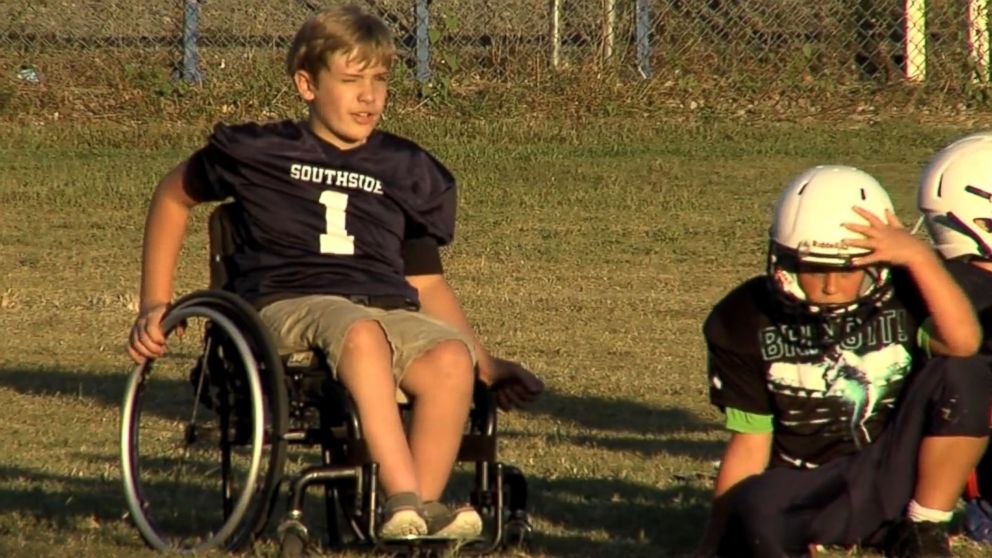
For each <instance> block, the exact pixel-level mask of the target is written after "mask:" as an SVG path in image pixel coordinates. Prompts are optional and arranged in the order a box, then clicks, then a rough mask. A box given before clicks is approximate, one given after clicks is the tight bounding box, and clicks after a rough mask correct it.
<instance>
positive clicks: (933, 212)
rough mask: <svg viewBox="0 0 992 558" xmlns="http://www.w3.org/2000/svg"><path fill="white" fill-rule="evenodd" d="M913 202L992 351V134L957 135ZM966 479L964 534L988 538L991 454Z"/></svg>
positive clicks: (927, 171)
mask: <svg viewBox="0 0 992 558" xmlns="http://www.w3.org/2000/svg"><path fill="white" fill-rule="evenodd" d="M917 205H918V206H919V209H920V212H921V213H923V217H924V221H925V223H926V225H927V230H928V231H929V233H930V237H931V238H932V239H933V243H934V246H935V247H936V248H937V250H938V251H939V252H940V254H941V256H943V257H944V259H945V260H946V262H947V268H948V270H949V271H950V272H951V274H952V275H953V276H954V278H955V279H957V281H958V283H959V284H961V286H962V288H964V290H965V293H966V294H967V295H968V297H969V298H970V299H971V303H972V305H973V306H974V307H975V310H976V311H977V312H978V315H979V319H980V322H981V323H982V325H983V326H984V329H985V332H986V333H985V340H984V342H983V344H982V348H981V352H982V353H984V354H990V353H992V341H990V339H989V337H988V331H989V328H990V327H992V133H990V132H985V133H979V134H973V135H969V136H967V137H964V138H962V139H959V140H957V141H955V142H953V143H951V144H950V145H948V146H947V147H945V148H944V149H942V150H941V151H939V152H938V153H937V154H936V155H935V156H934V157H933V159H931V160H930V162H929V164H928V165H927V166H926V168H924V169H923V173H922V174H921V176H920V185H919V190H918V192H917ZM971 481H972V482H969V485H968V490H967V494H966V498H967V499H968V500H969V501H968V504H967V507H966V516H967V518H966V522H965V523H966V532H967V533H968V534H969V536H971V537H972V538H975V539H977V540H981V541H985V542H992V452H987V453H986V454H985V456H984V457H983V458H982V460H981V462H980V463H979V464H978V467H977V469H976V474H975V477H974V478H973V479H971Z"/></svg>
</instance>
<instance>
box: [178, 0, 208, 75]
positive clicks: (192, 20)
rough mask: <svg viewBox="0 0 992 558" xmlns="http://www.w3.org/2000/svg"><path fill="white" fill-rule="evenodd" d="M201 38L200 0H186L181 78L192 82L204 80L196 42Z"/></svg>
mask: <svg viewBox="0 0 992 558" xmlns="http://www.w3.org/2000/svg"><path fill="white" fill-rule="evenodd" d="M199 38H200V0H185V9H184V10H183V60H182V66H181V67H180V68H179V72H178V73H179V78H180V79H182V80H183V81H188V82H191V83H200V82H201V81H203V75H202V74H200V69H199V63H200V57H199V55H198V54H197V51H196V42H197V40H198V39H199Z"/></svg>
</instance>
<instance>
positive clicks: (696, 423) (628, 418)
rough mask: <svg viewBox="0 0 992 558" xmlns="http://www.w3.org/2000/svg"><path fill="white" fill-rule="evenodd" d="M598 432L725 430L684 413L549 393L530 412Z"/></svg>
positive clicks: (597, 398) (617, 401) (590, 396)
mask: <svg viewBox="0 0 992 558" xmlns="http://www.w3.org/2000/svg"><path fill="white" fill-rule="evenodd" d="M528 412H529V413H532V414H536V415H546V416H549V417H553V418H557V419H559V420H566V421H569V422H572V423H575V424H577V425H580V426H583V427H586V428H593V429H598V430H610V431H614V432H630V433H638V434H647V433H651V434H666V433H674V432H677V433H707V432H714V431H719V430H721V427H720V425H719V424H716V423H714V422H711V421H707V420H703V419H700V418H699V417H697V416H696V415H695V414H693V413H692V412H689V411H686V410H684V409H659V408H656V407H651V406H648V405H645V404H643V403H639V402H636V401H627V400H623V399H614V398H608V397H601V396H596V395H569V394H566V393H560V392H556V391H550V390H549V391H546V392H545V393H544V395H542V396H541V399H540V401H539V402H538V403H537V404H536V405H534V407H533V408H531V409H530V410H528Z"/></svg>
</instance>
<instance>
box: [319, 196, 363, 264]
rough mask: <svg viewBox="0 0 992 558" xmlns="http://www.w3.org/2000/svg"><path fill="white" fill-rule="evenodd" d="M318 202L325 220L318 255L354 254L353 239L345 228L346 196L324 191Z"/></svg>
mask: <svg viewBox="0 0 992 558" xmlns="http://www.w3.org/2000/svg"><path fill="white" fill-rule="evenodd" d="M319 201H320V204H321V205H323V206H324V210H325V212H324V214H325V218H326V220H327V232H326V233H324V234H322V235H320V253H321V254H339V255H343V256H350V255H353V254H354V253H355V237H354V236H351V235H349V234H348V229H347V228H346V227H345V209H346V208H347V207H348V194H344V193H341V192H335V191H333V190H324V191H323V192H322V193H321V194H320V200H319Z"/></svg>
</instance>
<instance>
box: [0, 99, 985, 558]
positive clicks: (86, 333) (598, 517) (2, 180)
mask: <svg viewBox="0 0 992 558" xmlns="http://www.w3.org/2000/svg"><path fill="white" fill-rule="evenodd" d="M387 124H388V126H387V127H388V128H390V129H393V130H396V131H399V132H401V133H404V134H407V135H409V136H411V137H413V138H415V139H417V140H418V141H419V142H420V143H422V144H424V145H426V146H428V147H430V148H432V149H433V150H434V151H435V152H436V154H437V155H438V156H439V157H440V158H441V160H443V161H445V162H446V163H447V164H448V166H449V167H450V168H451V169H452V170H453V171H454V172H455V174H456V175H457V176H458V177H459V179H460V184H461V211H460V215H459V219H460V221H459V229H458V232H457V240H456V243H455V244H454V245H453V246H452V247H451V248H450V249H449V250H447V252H446V255H445V257H446V264H447V269H448V270H449V276H450V280H451V282H452V284H453V285H454V287H455V289H456V290H457V291H458V293H459V294H460V296H461V298H462V301H463V304H464V306H465V307H466V308H467V310H468V311H469V314H470V316H472V318H473V321H474V323H475V324H476V326H477V328H478V330H479V332H480V334H481V335H482V337H483V338H484V339H485V340H486V342H487V344H488V346H489V347H490V348H491V349H492V350H493V351H494V352H495V353H497V354H499V355H502V356H505V357H507V358H512V359H519V360H521V361H523V362H524V363H526V364H527V365H529V366H530V367H532V368H533V369H534V370H535V371H536V372H538V373H539V374H540V375H541V376H543V378H544V379H545V381H546V382H547V386H548V392H547V394H546V396H545V397H544V398H543V399H542V400H541V401H540V402H539V403H537V404H536V405H534V407H533V408H532V409H530V410H529V411H526V412H522V413H516V414H512V415H506V416H504V418H503V421H502V433H503V434H502V439H501V452H502V456H503V459H504V460H505V461H506V462H509V463H513V464H516V465H518V466H520V467H521V468H522V469H523V470H524V472H525V473H526V474H527V475H528V479H529V482H530V489H531V490H530V493H531V500H532V501H531V509H532V516H533V520H534V524H535V528H536V534H535V536H534V539H533V541H532V544H531V547H530V554H532V555H535V556H597V557H605V556H672V555H680V554H684V553H687V552H689V551H690V550H691V549H692V547H693V544H694V542H695V541H696V539H697V537H698V536H699V535H700V533H701V530H702V527H703V524H704V522H705V518H706V514H707V505H708V500H709V491H710V485H711V480H712V476H713V474H714V472H715V468H714V462H715V461H716V460H717V459H719V456H720V451H721V447H722V442H723V440H724V439H725V435H724V433H723V431H722V429H721V421H720V418H721V417H720V415H719V414H718V413H717V412H716V411H715V410H714V409H712V408H711V407H710V406H709V405H708V403H707V392H706V381H705V372H704V354H703V346H702V340H701V337H700V333H699V330H700V325H701V322H702V319H703V318H704V316H705V315H706V313H707V311H708V309H709V307H710V306H711V305H712V303H713V302H715V301H716V300H717V299H718V298H719V297H720V296H722V294H723V293H725V292H726V291H727V290H728V289H730V288H731V287H732V286H733V285H734V284H735V283H736V282H738V281H740V280H742V279H744V278H746V277H748V276H751V275H754V274H757V273H761V272H763V269H764V250H765V243H766V239H765V233H766V229H767V224H768V220H769V218H770V215H771V207H772V205H773V202H774V198H775V195H776V193H777V192H778V190H779V189H780V188H781V187H782V186H783V185H784V184H785V183H786V181H787V180H788V179H789V178H790V177H791V176H793V175H795V174H796V173H798V172H799V171H801V170H803V169H804V168H806V167H808V166H811V165H813V164H817V163H847V164H853V165H856V166H860V167H862V168H864V169H865V170H867V171H869V172H871V173H873V174H875V175H876V176H878V177H879V178H880V179H881V180H882V182H883V183H884V184H885V185H886V186H887V187H888V188H889V190H890V192H891V194H892V196H893V198H894V200H895V202H896V206H897V209H898V210H899V212H900V215H901V216H902V217H903V219H904V220H905V221H906V222H910V223H911V222H912V221H914V220H915V218H916V212H915V210H914V206H913V203H914V199H913V192H914V188H915V180H916V177H917V174H918V172H919V169H920V168H921V166H922V164H923V163H924V162H925V160H926V159H927V158H928V156H929V155H930V154H931V153H932V152H933V150H935V149H936V148H938V147H940V146H942V145H943V144H944V143H945V142H947V141H948V140H949V139H951V138H954V137H957V136H959V135H962V134H963V133H965V132H967V131H971V130H973V129H978V128H981V127H982V126H985V127H989V126H992V118H986V119H984V120H982V119H981V118H979V119H978V120H972V121H970V122H968V123H967V124H951V123H940V122H936V123H935V122H927V123H919V122H914V121H913V120H909V119H906V120H888V121H881V122H875V123H865V122H856V121H853V120H850V121H844V120H842V121H833V122H829V123H828V122H805V121H804V122H760V121H744V120H741V121H733V120H715V119H712V120H711V119H705V118H701V119H695V120H689V121H680V122H663V121H656V122H648V121H644V120H642V119H639V118H629V119H628V118H614V119H601V120H591V121H584V122H582V123H579V122H577V121H554V120H530V119H524V118H515V119H511V120H498V119H493V120H492V121H482V120H478V121H464V120H462V121H455V120H445V119H438V118H431V117H426V116H424V117H420V116H411V115H406V116H403V117H402V118H398V119H394V120H391V121H389V122H388V123H387ZM206 132H207V130H206V129H205V128H204V129H200V128H197V129H180V130H179V131H176V130H175V129H168V128H165V127H163V128H162V129H148V130H138V129H134V128H132V127H124V126H115V125H113V124H108V123H102V124H87V125H85V126H83V125H78V126H75V127H73V125H67V126H65V127H63V128H62V129H60V130H53V129H50V128H48V127H41V128H31V127H27V128H25V127H20V126H16V127H15V126H12V125H11V126H5V127H0V168H2V169H3V172H2V173H0V425H2V427H0V448H2V450H0V454H2V456H3V457H2V458H0V555H2V556H66V555H72V556H100V557H101V558H107V557H124V556H134V555H143V554H147V555H152V553H151V552H150V551H147V550H145V547H144V545H143V544H142V542H141V540H140V537H139V536H138V533H137V531H136V530H135V529H134V528H133V527H132V526H131V524H130V523H129V522H128V520H127V519H126V517H125V512H126V507H125V504H124V499H123V496H122V491H121V488H120V482H119V467H118V446H117V436H118V428H119V424H118V423H119V417H118V414H119V405H120V399H121V397H122V394H123V389H124V384H125V380H126V376H127V373H128V371H129V366H128V360H127V357H126V355H125V353H124V350H123V345H124V341H125V335H126V332H127V329H128V327H129V326H130V323H131V320H132V318H133V310H132V305H133V304H134V301H135V292H136V288H137V281H138V272H139V269H138V266H139V250H140V245H141V233H142V227H143V218H144V212H145V208H146V204H147V201H148V198H149V195H150V193H151V190H152V188H153V185H154V184H155V182H156V181H157V179H158V178H159V177H160V176H161V175H162V174H163V173H164V172H165V171H166V170H168V169H169V168H171V166H172V165H174V164H175V163H176V162H178V161H179V160H180V159H181V158H182V157H183V156H184V155H185V154H187V153H188V152H189V151H190V150H191V149H193V148H194V147H195V146H196V145H197V143H198V141H199V139H200V138H202V137H204V135H205V133H206ZM196 215H197V217H198V219H197V220H196V222H195V224H194V226H193V228H192V229H191V232H190V236H189V239H188V241H187V246H186V251H185V256H184V259H183V263H182V266H181V268H180V270H179V279H178V288H179V290H180V292H188V291H190V290H194V289H197V288H200V287H202V286H204V285H205V283H206V255H205V243H206V239H205V232H204V226H203V225H204V221H205V217H206V211H205V210H202V208H201V209H198V210H197V213H196ZM317 517H318V520H317V523H319V516H317ZM956 544H957V545H958V546H956V548H957V549H959V550H960V551H961V552H962V554H963V555H974V556H978V555H981V554H982V549H979V548H977V547H974V546H971V545H969V544H967V543H964V542H960V543H956ZM70 549H71V550H70ZM274 550H275V547H274V545H273V544H271V543H269V544H263V545H261V546H260V547H258V548H256V550H255V551H254V553H255V554H258V555H271V554H272V553H273V552H274Z"/></svg>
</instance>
